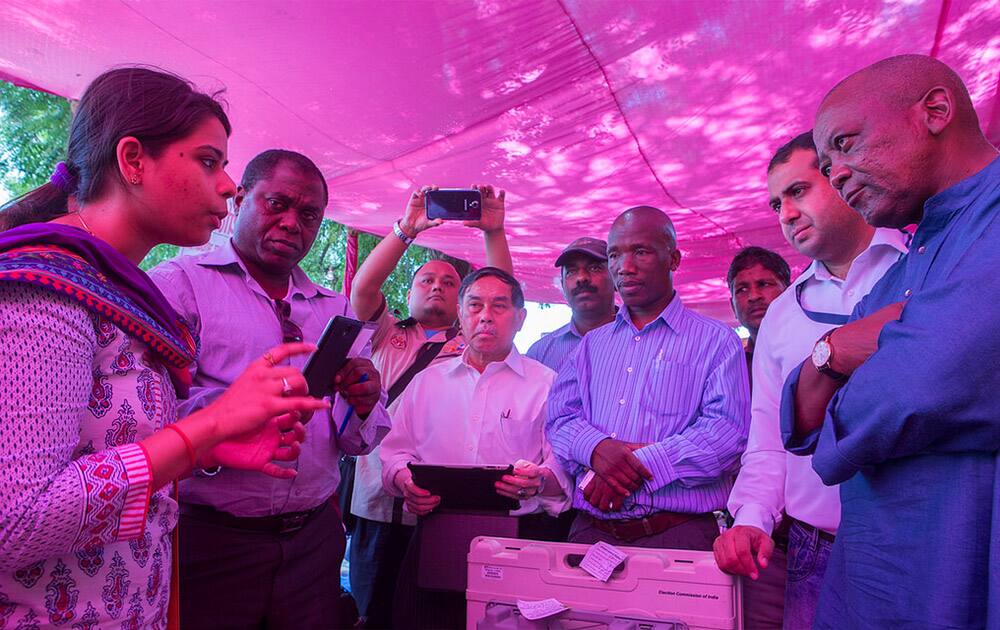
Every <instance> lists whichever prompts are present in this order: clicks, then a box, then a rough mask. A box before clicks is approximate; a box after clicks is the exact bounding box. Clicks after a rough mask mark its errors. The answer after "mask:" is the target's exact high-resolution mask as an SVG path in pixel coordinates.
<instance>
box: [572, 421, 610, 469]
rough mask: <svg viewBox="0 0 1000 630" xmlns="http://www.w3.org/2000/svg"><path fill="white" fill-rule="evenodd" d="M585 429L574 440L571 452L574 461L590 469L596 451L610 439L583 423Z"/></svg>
mask: <svg viewBox="0 0 1000 630" xmlns="http://www.w3.org/2000/svg"><path fill="white" fill-rule="evenodd" d="M581 424H583V427H582V428H581V429H580V432H579V433H577V434H576V437H574V438H573V444H572V445H571V447H570V451H571V453H572V455H573V459H575V460H576V461H577V462H579V463H580V464H581V465H583V466H586V467H588V468H589V467H590V459H591V457H592V456H593V454H594V449H595V448H597V445H598V444H600V443H601V442H602V441H603V440H606V439H608V438H609V437H611V436H609V435H606V434H604V433H602V432H600V431H598V430H597V429H595V428H594V427H592V426H590V425H589V424H586V423H582V422H581Z"/></svg>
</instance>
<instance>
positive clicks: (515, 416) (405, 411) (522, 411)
mask: <svg viewBox="0 0 1000 630" xmlns="http://www.w3.org/2000/svg"><path fill="white" fill-rule="evenodd" d="M467 355H468V350H466V351H465V352H464V353H463V354H462V356H460V357H455V358H454V359H451V360H449V361H445V362H443V363H439V364H437V365H432V366H431V367H429V368H427V369H425V370H424V371H422V372H420V373H419V374H417V375H416V376H415V377H414V378H413V381H411V382H410V385H409V386H408V387H407V388H406V390H405V391H404V392H403V394H402V395H401V396H400V398H399V401H398V406H397V407H396V410H395V412H394V413H393V421H392V430H391V431H390V432H389V435H387V436H386V438H385V439H384V440H383V441H382V449H381V452H380V453H379V456H380V457H381V460H382V483H383V485H384V486H385V489H386V491H387V492H389V493H390V494H392V495H393V496H400V492H399V489H398V488H396V486H395V484H394V483H393V480H394V478H395V477H396V473H397V472H399V471H400V470H401V469H402V468H404V467H405V466H406V464H407V463H408V462H423V463H426V464H450V465H484V466H489V465H507V464H513V463H514V462H516V461H517V460H519V459H524V460H527V461H529V462H532V463H535V464H538V465H539V466H544V467H547V468H549V469H551V470H552V472H553V473H554V474H555V477H556V479H557V480H558V481H559V486H560V487H561V488H562V490H563V492H562V493H561V494H557V495H552V496H544V497H543V496H539V497H532V498H530V499H525V500H524V501H521V507H520V509H518V510H516V511H514V512H513V514H517V515H520V514H530V513H532V512H539V511H541V510H542V509H544V510H545V511H546V512H548V513H549V514H551V515H553V516H555V515H557V514H559V513H561V512H563V511H564V510H566V509H568V508H569V498H568V497H569V496H571V494H572V493H571V492H570V490H571V488H572V481H571V480H570V478H569V477H568V476H567V475H566V473H565V472H563V470H562V468H561V467H560V465H559V463H558V462H557V461H556V458H555V455H553V454H552V449H551V448H549V444H548V441H547V440H546V439H545V418H546V401H547V399H548V395H549V387H550V386H551V385H552V381H553V380H555V376H556V374H555V372H553V371H552V370H550V369H549V368H547V367H545V366H544V365H542V364H541V363H539V362H538V361H535V360H533V359H529V358H527V357H522V356H521V354H520V353H519V352H518V351H517V349H516V348H513V349H511V351H510V354H508V355H507V358H506V359H504V360H503V361H500V362H494V363H490V364H489V365H487V366H486V369H485V370H484V371H483V373H482V374H480V373H479V371H478V370H476V369H475V368H473V367H472V366H470V365H469V363H468V361H467Z"/></svg>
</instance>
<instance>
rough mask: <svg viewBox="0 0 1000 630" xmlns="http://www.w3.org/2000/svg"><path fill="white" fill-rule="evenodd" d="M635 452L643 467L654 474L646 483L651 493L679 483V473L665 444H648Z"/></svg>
mask: <svg viewBox="0 0 1000 630" xmlns="http://www.w3.org/2000/svg"><path fill="white" fill-rule="evenodd" d="M634 452H635V456H636V457H637V458H638V459H639V461H640V462H642V465H643V466H645V467H646V468H648V469H649V472H651V473H653V479H652V480H651V481H646V482H645V485H646V487H647V488H648V489H649V490H650V492H656V491H657V490H659V489H660V488H662V487H663V486H666V485H668V484H671V483H673V482H674V481H677V472H676V471H675V470H674V466H673V464H671V463H670V454H669V453H667V451H666V448H665V446H664V445H663V444H660V443H653V444H648V445H646V446H643V447H642V448H640V449H639V450H637V451H634Z"/></svg>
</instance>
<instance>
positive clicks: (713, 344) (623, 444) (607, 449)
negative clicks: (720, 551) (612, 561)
mask: <svg viewBox="0 0 1000 630" xmlns="http://www.w3.org/2000/svg"><path fill="white" fill-rule="evenodd" d="M680 261H681V255H680V251H679V250H678V248H677V236H676V232H675V231H674V226H673V223H672V222H671V221H670V219H669V218H668V217H667V216H666V215H665V214H664V213H663V212H661V211H660V210H657V209H656V208H652V207H650V206H638V207H635V208H630V209H629V210H626V211H625V212H624V213H623V214H622V215H620V216H619V217H618V218H617V219H616V220H615V222H614V224H613V225H612V227H611V231H610V233H609V234H608V268H609V270H610V272H611V277H612V279H613V280H614V282H615V285H616V288H617V289H618V293H619V294H620V295H621V297H622V301H623V302H624V304H625V307H624V308H622V309H620V310H619V311H618V314H617V315H616V317H615V320H614V321H613V322H612V323H611V324H608V325H606V326H602V327H601V328H598V329H596V330H592V331H591V332H590V333H588V334H587V335H586V336H584V338H583V339H582V340H581V341H580V344H579V346H577V350H576V351H575V352H574V354H573V356H572V357H571V359H570V361H571V362H572V363H570V364H567V365H566V366H565V367H564V368H563V369H562V370H561V371H560V373H559V377H558V379H557V380H556V382H555V384H554V385H553V388H552V392H551V394H550V397H549V418H548V423H547V426H546V433H547V435H548V437H549V441H550V442H551V443H552V450H553V451H554V452H555V453H556V455H557V456H558V457H559V459H560V461H561V462H562V463H563V465H564V467H565V468H566V470H567V472H569V473H570V474H571V475H573V476H574V477H576V478H577V480H578V483H579V482H580V481H583V480H584V478H585V477H592V478H591V479H589V480H588V481H587V484H586V485H585V489H584V490H582V491H581V490H579V489H577V490H576V491H575V493H574V498H573V506H574V507H575V508H577V509H578V510H579V511H580V513H579V515H578V516H577V518H576V520H575V521H574V523H573V527H572V530H571V532H570V541H571V542H580V543H594V542H598V541H601V540H603V541H607V542H611V543H612V544H627V545H633V546H644V547H663V548H673V549H700V550H706V551H707V550H710V549H711V548H712V542H713V541H714V540H715V538H716V536H717V535H718V533H719V529H718V525H717V523H716V521H715V517H714V515H713V514H712V512H713V510H718V509H722V508H723V507H724V506H725V502H726V497H727V496H728V495H729V490H730V488H731V487H732V476H733V473H734V472H735V471H736V467H737V465H738V459H739V454H740V453H741V452H742V451H743V448H744V446H745V444H746V435H747V429H748V425H749V416H750V413H749V392H748V388H747V372H746V362H745V360H744V357H743V348H742V345H741V344H740V341H739V338H738V337H737V336H736V334H735V333H734V332H733V331H732V330H731V329H729V328H728V327H727V326H725V325H723V324H722V323H720V322H717V321H714V320H711V319H708V318H706V317H703V316H701V315H697V314H695V313H693V312H692V311H690V310H688V309H687V308H685V307H684V305H683V304H682V303H681V299H680V297H679V296H678V295H677V294H676V292H675V291H674V286H673V274H674V272H675V271H676V270H677V268H678V266H679V265H680ZM588 469H589V470H592V471H593V472H594V475H592V476H591V475H588V474H587V471H588Z"/></svg>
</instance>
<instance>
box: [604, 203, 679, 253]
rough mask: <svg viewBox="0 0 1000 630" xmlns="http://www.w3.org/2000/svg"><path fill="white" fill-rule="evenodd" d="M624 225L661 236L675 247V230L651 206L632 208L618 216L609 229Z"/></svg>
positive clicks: (671, 222) (665, 216)
mask: <svg viewBox="0 0 1000 630" xmlns="http://www.w3.org/2000/svg"><path fill="white" fill-rule="evenodd" d="M625 225H636V226H639V227H640V228H641V229H646V230H650V231H651V232H653V233H655V234H658V235H662V236H663V237H665V238H667V239H668V240H669V243H670V246H671V247H677V230H675V229H674V223H673V221H671V220H670V217H668V216H667V214H666V213H665V212H663V210H660V209H659V208H654V207H653V206H633V207H631V208H629V209H628V210H626V211H625V212H623V213H621V214H620V215H618V218H617V219H615V222H614V223H612V224H611V229H612V230H614V229H615V228H616V227H618V228H621V227H623V226H625Z"/></svg>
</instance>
